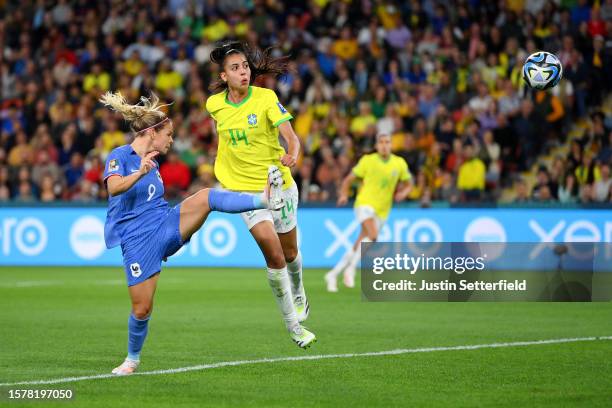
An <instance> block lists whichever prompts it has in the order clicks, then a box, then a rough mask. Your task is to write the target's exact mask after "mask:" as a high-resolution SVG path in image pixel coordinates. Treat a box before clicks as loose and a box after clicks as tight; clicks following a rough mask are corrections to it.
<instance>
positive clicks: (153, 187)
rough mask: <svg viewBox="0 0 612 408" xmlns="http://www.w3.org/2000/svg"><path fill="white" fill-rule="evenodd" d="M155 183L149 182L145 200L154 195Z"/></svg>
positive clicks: (149, 199)
mask: <svg viewBox="0 0 612 408" xmlns="http://www.w3.org/2000/svg"><path fill="white" fill-rule="evenodd" d="M155 190H156V189H155V185H154V184H149V190H148V192H149V198H147V201H151V199H152V198H153V196H154V195H155Z"/></svg>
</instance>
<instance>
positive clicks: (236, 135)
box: [229, 129, 249, 146]
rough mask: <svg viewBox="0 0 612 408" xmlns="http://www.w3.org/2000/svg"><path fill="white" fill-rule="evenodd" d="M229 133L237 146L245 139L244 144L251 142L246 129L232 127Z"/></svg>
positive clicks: (233, 143)
mask: <svg viewBox="0 0 612 408" xmlns="http://www.w3.org/2000/svg"><path fill="white" fill-rule="evenodd" d="M229 134H230V138H231V139H232V145H233V146H237V145H238V143H239V142H240V141H241V140H244V144H246V145H248V144H249V139H247V135H246V131H245V130H244V129H230V130H229Z"/></svg>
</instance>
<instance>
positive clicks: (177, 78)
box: [155, 71, 183, 92]
mask: <svg viewBox="0 0 612 408" xmlns="http://www.w3.org/2000/svg"><path fill="white" fill-rule="evenodd" d="M182 84H183V77H182V76H181V74H179V73H178V72H176V71H167V72H160V73H159V74H157V77H156V78H155V87H156V88H157V89H159V90H160V91H162V92H168V91H170V90H172V89H176V88H180V87H181V85H182Z"/></svg>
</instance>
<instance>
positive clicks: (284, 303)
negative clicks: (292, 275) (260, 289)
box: [268, 268, 299, 330]
mask: <svg viewBox="0 0 612 408" xmlns="http://www.w3.org/2000/svg"><path fill="white" fill-rule="evenodd" d="M268 283H269V284H270V288H271V289H272V294H273V295H274V297H275V298H276V303H277V304H278V308H279V309H280V311H281V314H282V315H283V320H284V321H285V326H286V327H287V330H291V329H293V328H294V327H295V326H296V325H298V324H299V323H298V320H297V315H296V313H295V306H294V305H293V300H292V299H291V284H290V283H289V276H288V274H287V268H282V269H273V268H268Z"/></svg>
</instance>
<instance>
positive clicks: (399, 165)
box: [353, 153, 412, 220]
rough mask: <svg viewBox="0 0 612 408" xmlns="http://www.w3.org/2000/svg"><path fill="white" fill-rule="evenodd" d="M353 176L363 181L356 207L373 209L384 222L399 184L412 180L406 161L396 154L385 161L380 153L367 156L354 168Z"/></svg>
mask: <svg viewBox="0 0 612 408" xmlns="http://www.w3.org/2000/svg"><path fill="white" fill-rule="evenodd" d="M353 174H354V175H355V176H357V177H359V178H360V179H362V183H361V187H360V188H359V192H358V193H357V199H356V200H355V207H359V206H362V205H367V206H369V207H372V208H373V209H374V212H376V215H378V216H379V217H380V218H382V219H383V220H385V219H387V217H388V216H389V212H390V211H391V206H392V205H393V195H394V193H395V187H397V183H399V182H400V181H407V180H410V179H411V178H412V175H411V174H410V171H409V170H408V164H407V163H406V161H405V160H404V159H402V158H401V157H399V156H396V155H394V154H391V155H390V156H389V158H388V159H387V160H383V158H382V157H381V156H380V155H379V154H378V153H371V154H366V155H365V156H363V157H362V158H361V159H360V160H359V162H358V163H357V165H356V166H355V167H353Z"/></svg>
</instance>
